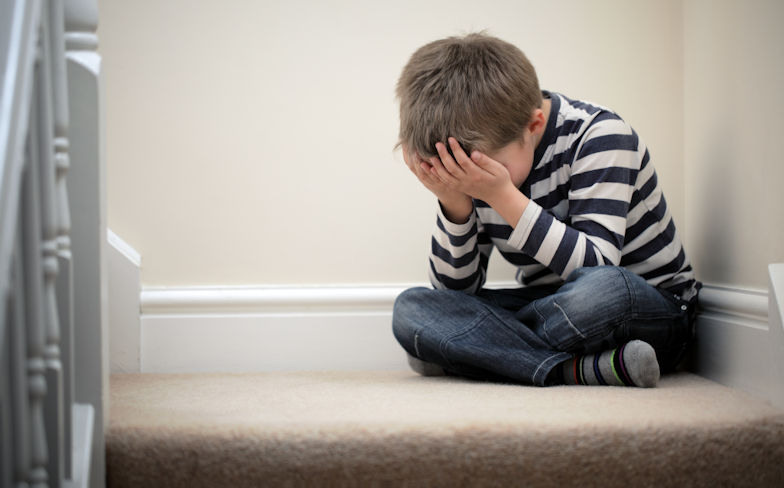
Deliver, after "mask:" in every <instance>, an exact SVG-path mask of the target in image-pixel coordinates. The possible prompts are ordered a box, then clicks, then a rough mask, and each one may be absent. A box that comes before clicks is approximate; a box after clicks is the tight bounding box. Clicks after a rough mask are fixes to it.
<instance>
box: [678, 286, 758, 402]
mask: <svg viewBox="0 0 784 488" xmlns="http://www.w3.org/2000/svg"><path fill="white" fill-rule="evenodd" d="M700 308H701V312H700V313H699V315H698V316H697V324H696V329H697V331H696V335H697V342H696V344H695V348H694V355H693V358H692V364H691V369H693V370H694V371H695V372H696V373H698V374H700V375H702V376H704V377H706V378H709V379H711V380H713V381H716V382H718V383H722V384H724V385H727V386H731V387H734V388H738V389H740V390H743V391H746V392H748V393H751V394H754V395H756V396H758V397H762V398H765V399H769V392H770V390H771V383H770V382H771V380H772V379H773V378H771V377H770V376H769V374H768V372H769V370H770V367H769V362H770V337H769V335H770V334H769V319H768V294H767V293H766V292H764V291H760V290H748V289H738V288H728V287H722V286H705V287H704V288H703V290H702V291H701V292H700Z"/></svg>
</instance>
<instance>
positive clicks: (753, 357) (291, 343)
mask: <svg viewBox="0 0 784 488" xmlns="http://www.w3.org/2000/svg"><path fill="white" fill-rule="evenodd" d="M775 266H778V267H779V268H777V269H779V272H778V273H779V274H778V278H775V277H774V269H776V268H775ZM782 268H784V265H772V266H771V290H774V292H775V293H778V296H777V298H776V299H775V300H771V304H770V308H769V303H768V302H769V300H768V292H767V291H766V290H750V289H742V288H734V287H727V286H712V285H706V286H705V287H704V288H703V290H702V292H701V294H700V304H701V308H702V311H701V313H700V315H699V317H698V320H697V337H698V343H697V347H696V348H695V354H694V361H693V367H694V370H695V372H697V373H698V374H701V375H703V376H705V377H707V378H710V379H712V380H714V381H717V382H719V383H722V384H725V385H728V386H731V387H735V388H738V389H741V390H744V391H747V392H749V393H752V394H754V395H757V396H760V397H762V398H766V399H768V400H770V401H771V402H773V403H781V404H782V406H784V384H782V383H781V378H782V377H784V376H782V374H784V329H782V326H781V325H780V324H781V322H780V321H781V319H780V310H781V308H782V303H784V299H783V298H782V297H781V296H780V294H781V290H782V289H784V278H782V277H781V269H782ZM776 280H778V281H776ZM415 285H416V284H392V285H385V286H380V285H365V286H362V285H358V286H309V287H213V288H209V287H198V288H147V289H144V290H143V291H142V292H141V302H140V306H141V312H142V315H141V320H140V325H139V327H140V331H139V351H140V353H139V354H140V355H139V370H140V371H142V372H151V373H152V372H155V373H174V372H178V373H182V372H244V371H281V370H330V369H331V370H395V369H406V368H407V365H406V361H405V355H404V353H403V351H402V349H401V348H400V346H399V345H398V344H397V341H396V340H395V339H394V337H393V335H392V330H391V322H392V305H393V303H394V300H395V298H396V297H397V295H398V294H399V293H400V292H401V291H402V290H404V289H406V288H408V287H410V286H415ZM509 285H510V284H509V283H497V284H496V287H499V286H509ZM776 290H777V291H776ZM775 307H778V308H775ZM777 314H778V315H777ZM777 317H778V318H777ZM776 320H778V322H776ZM774 323H777V324H778V325H777V326H775V327H774V326H772V325H770V324H774ZM780 329H782V330H780ZM776 368H779V369H781V371H780V372H779V373H781V374H776V373H775V371H778V369H776ZM771 372H773V373H771ZM778 397H780V398H779V400H778V401H777V400H776V398H778Z"/></svg>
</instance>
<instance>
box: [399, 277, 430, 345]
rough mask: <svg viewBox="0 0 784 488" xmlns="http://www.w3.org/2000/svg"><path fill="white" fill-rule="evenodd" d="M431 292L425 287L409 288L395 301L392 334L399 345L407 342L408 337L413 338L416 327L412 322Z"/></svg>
mask: <svg viewBox="0 0 784 488" xmlns="http://www.w3.org/2000/svg"><path fill="white" fill-rule="evenodd" d="M432 291H433V290H431V289H429V288H425V287H417V288H409V289H407V290H405V291H403V292H402V293H400V295H398V296H397V298H396V299H395V305H394V307H393V309H392V332H393V333H394V334H395V337H396V338H397V340H398V342H400V343H401V344H403V343H405V342H408V339H409V336H413V331H414V329H415V327H416V326H415V323H414V320H415V318H416V317H417V316H418V315H420V314H419V313H417V311H418V310H419V309H420V307H421V304H422V303H424V302H425V301H426V300H427V298H426V296H427V295H428V294H429V292H432Z"/></svg>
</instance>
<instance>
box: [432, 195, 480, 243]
mask: <svg viewBox="0 0 784 488" xmlns="http://www.w3.org/2000/svg"><path fill="white" fill-rule="evenodd" d="M438 220H440V221H441V223H442V224H443V226H444V230H446V232H447V233H448V234H450V235H453V236H455V237H457V236H464V235H466V234H468V233H469V232H471V231H472V230H473V229H474V226H475V224H476V210H472V211H471V215H469V216H468V222H466V223H464V224H456V223H454V222H452V221H450V220H449V219H448V218H446V215H444V208H443V207H442V206H441V202H438Z"/></svg>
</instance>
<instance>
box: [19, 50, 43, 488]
mask: <svg viewBox="0 0 784 488" xmlns="http://www.w3.org/2000/svg"><path fill="white" fill-rule="evenodd" d="M40 80H41V52H40V50H39V51H38V54H37V56H36V67H35V77H34V83H35V85H34V89H33V93H34V96H33V98H32V110H31V115H30V122H31V123H30V135H29V136H28V145H27V156H28V159H27V165H26V168H25V174H24V178H23V186H22V200H23V203H22V238H23V244H22V245H23V250H24V252H23V255H24V277H25V305H26V307H25V317H26V321H25V322H26V324H25V325H26V327H27V381H28V395H29V401H30V404H29V409H30V439H31V466H30V471H29V473H28V476H27V481H28V483H29V484H30V486H31V487H33V488H39V487H40V488H43V487H46V486H47V463H48V454H47V446H46V427H45V423H44V399H45V396H46V364H45V362H44V347H45V342H46V338H45V337H46V330H45V312H44V296H43V268H42V265H41V253H40V249H41V209H40V200H39V198H40V195H39V191H38V190H39V188H38V186H39V185H38V172H39V162H40V157H41V156H40V154H39V149H40V147H39V145H38V141H39V140H40V134H39V130H38V128H39V122H38V113H39V112H38V103H39V100H38V93H40V90H41V81H40Z"/></svg>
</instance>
